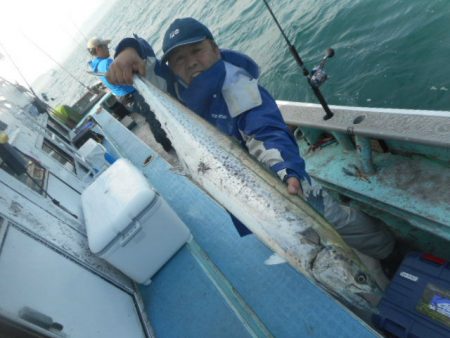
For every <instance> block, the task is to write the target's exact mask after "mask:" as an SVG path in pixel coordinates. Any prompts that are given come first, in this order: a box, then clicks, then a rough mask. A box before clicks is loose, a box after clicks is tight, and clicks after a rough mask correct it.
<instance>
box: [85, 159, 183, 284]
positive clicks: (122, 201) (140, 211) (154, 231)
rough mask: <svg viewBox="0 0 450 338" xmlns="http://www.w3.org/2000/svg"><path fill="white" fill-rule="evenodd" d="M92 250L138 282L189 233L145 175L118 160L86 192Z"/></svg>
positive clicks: (157, 267) (160, 264) (148, 279)
mask: <svg viewBox="0 0 450 338" xmlns="http://www.w3.org/2000/svg"><path fill="white" fill-rule="evenodd" d="M81 204H82V208H83V213H84V218H85V222H86V230H87V235H88V241H89V248H90V249H91V251H92V252H93V253H94V254H96V255H98V256H100V257H101V258H103V259H105V260H106V261H108V262H109V263H110V264H111V265H113V266H115V267H116V268H117V269H119V270H120V271H122V272H123V273H124V274H126V275H127V276H129V277H130V278H131V279H133V280H134V281H136V282H138V283H143V284H149V283H150V278H151V277H152V276H153V275H154V274H155V273H156V272H157V271H158V269H159V268H161V267H162V265H163V264H164V263H166V262H167V261H168V260H169V259H170V258H171V257H172V256H173V255H174V254H175V253H176V252H177V250H178V249H180V248H181V246H182V245H183V244H184V243H185V242H187V241H188V240H189V239H190V237H191V234H190V231H189V229H188V228H187V227H186V225H185V224H184V223H183V222H182V221H181V220H180V219H179V218H178V216H177V215H176V214H175V212H174V211H173V210H172V209H171V208H170V206H169V205H168V204H167V202H166V201H165V200H164V199H163V198H162V197H161V196H160V195H159V194H158V193H157V192H155V191H154V190H153V189H152V188H151V187H150V185H149V183H148V182H147V180H146V179H145V177H144V176H143V174H142V173H141V172H140V171H139V170H138V169H137V168H136V167H134V166H133V165H132V164H131V163H130V162H129V161H128V160H126V159H118V160H117V161H115V162H114V163H113V164H112V165H111V166H110V167H109V168H108V169H106V170H105V171H104V172H103V173H102V174H101V175H100V176H98V177H97V179H96V180H95V181H94V182H93V183H92V184H91V185H90V186H89V187H88V188H86V189H85V190H84V191H83V193H82V194H81Z"/></svg>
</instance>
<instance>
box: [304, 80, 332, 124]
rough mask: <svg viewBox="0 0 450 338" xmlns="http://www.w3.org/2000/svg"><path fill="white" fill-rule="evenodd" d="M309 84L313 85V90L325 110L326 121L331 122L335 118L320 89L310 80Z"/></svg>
mask: <svg viewBox="0 0 450 338" xmlns="http://www.w3.org/2000/svg"><path fill="white" fill-rule="evenodd" d="M308 82H309V84H310V85H311V88H312V90H313V92H314V94H315V95H316V97H317V99H318V100H319V102H320V104H321V105H322V108H323V110H325V116H324V117H323V119H324V120H329V119H331V118H332V117H333V115H334V114H333V112H332V111H331V110H330V108H329V107H328V104H327V102H326V101H325V98H324V97H323V96H322V93H321V92H320V90H319V88H317V87H316V86H313V85H312V84H311V82H310V81H309V80H308Z"/></svg>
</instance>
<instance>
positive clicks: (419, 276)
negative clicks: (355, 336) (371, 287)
mask: <svg viewBox="0 0 450 338" xmlns="http://www.w3.org/2000/svg"><path fill="white" fill-rule="evenodd" d="M378 311H379V313H377V314H376V315H374V316H373V318H372V319H373V322H374V324H375V325H376V326H377V327H378V328H380V329H381V330H383V331H384V332H388V333H390V334H391V335H393V336H396V337H400V338H406V337H408V338H449V337H450V264H449V262H447V261H446V260H443V259H441V258H439V257H435V256H433V255H430V254H426V253H419V252H411V253H410V254H408V255H407V256H406V257H405V259H404V260H403V262H402V264H401V265H400V267H399V268H398V270H397V272H396V274H395V276H394V278H393V279H392V281H391V283H390V284H389V286H388V287H387V289H386V291H385V294H384V296H383V298H382V299H381V301H380V303H379V304H378Z"/></svg>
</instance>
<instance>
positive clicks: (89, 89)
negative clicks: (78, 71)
mask: <svg viewBox="0 0 450 338" xmlns="http://www.w3.org/2000/svg"><path fill="white" fill-rule="evenodd" d="M22 34H23V33H22ZM23 36H24V37H25V38H26V39H27V40H28V41H30V42H31V43H32V44H33V45H34V46H35V47H36V48H37V49H39V50H40V51H41V52H42V53H44V54H45V55H46V56H47V57H48V58H49V59H50V60H52V61H53V62H54V63H56V64H57V65H58V66H59V67H60V68H61V69H62V70H63V71H65V72H66V73H67V74H68V75H70V76H71V77H72V78H73V79H74V80H75V81H77V82H78V83H79V84H80V85H81V86H83V87H84V88H85V89H87V90H88V91H89V92H90V93H91V94H97V93H96V92H95V91H93V90H92V88H89V87H88V86H86V85H85V84H84V83H83V82H81V81H80V80H78V79H77V78H76V77H75V76H74V75H73V74H72V73H71V72H69V71H68V70H67V69H66V68H64V66H63V65H62V64H60V63H59V62H58V61H56V60H55V59H54V58H52V57H51V55H50V54H48V53H47V52H46V51H45V50H44V49H42V48H41V47H40V46H39V45H38V44H37V43H36V42H34V41H33V40H32V39H31V38H29V37H28V36H26V35H25V34H23Z"/></svg>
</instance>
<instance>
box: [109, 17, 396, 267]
mask: <svg viewBox="0 0 450 338" xmlns="http://www.w3.org/2000/svg"><path fill="white" fill-rule="evenodd" d="M163 52H164V55H163V57H162V59H161V61H158V60H157V59H156V57H155V54H154V52H153V50H152V49H151V47H150V45H149V44H148V43H146V42H145V41H144V40H142V39H140V38H126V39H124V40H122V41H121V42H120V43H119V45H118V47H117V49H116V56H115V61H114V63H113V64H112V65H111V68H110V71H109V73H108V79H110V81H111V82H113V83H126V84H131V83H132V81H133V73H140V74H141V75H143V76H146V77H147V78H149V79H150V80H151V81H152V82H153V83H155V84H156V85H158V86H159V87H160V88H161V89H163V90H166V91H168V92H169V93H170V94H171V95H173V96H174V97H176V98H177V99H178V100H179V101H181V102H182V103H183V104H184V105H186V106H187V107H188V108H190V109H191V110H192V111H194V112H195V113H196V114H198V115H200V116H201V117H203V118H204V119H206V120H207V121H208V122H209V123H211V124H213V125H214V126H216V127H217V128H218V129H220V130H221V131H222V132H224V133H226V134H228V135H231V136H234V137H235V138H236V139H238V140H239V141H240V142H241V144H242V145H243V146H244V147H245V148H246V149H247V150H248V152H249V153H250V154H251V155H252V156H254V157H255V158H256V159H257V160H258V161H260V162H261V163H262V164H264V165H265V166H266V167H267V168H268V169H270V170H271V171H272V172H273V173H274V174H275V175H277V176H278V177H279V178H280V179H281V180H282V181H283V182H285V183H286V185H287V189H288V192H289V193H291V194H300V195H301V196H303V198H304V199H305V200H306V201H307V202H308V203H309V204H310V205H311V206H313V207H314V208H315V209H316V210H317V211H318V212H319V213H321V214H322V215H324V216H325V218H326V219H327V220H328V221H329V222H330V223H331V224H333V225H334V227H335V229H336V230H337V231H338V232H339V233H340V235H341V236H342V237H343V239H344V240H345V241H346V242H347V243H348V244H349V245H350V246H352V247H354V248H356V249H358V250H359V251H360V252H362V253H364V254H366V255H369V256H372V257H374V258H377V259H385V258H386V257H388V256H389V255H390V254H391V253H392V251H393V248H394V244H395V241H394V238H393V236H392V235H391V234H390V232H389V231H387V230H386V229H385V227H384V226H383V224H382V223H381V222H380V221H378V220H376V219H374V218H372V217H370V216H368V215H366V214H364V213H362V212H360V211H358V210H355V209H352V208H349V207H347V206H344V205H341V204H339V203H337V202H336V201H334V200H333V199H332V198H331V197H330V195H329V194H328V193H327V192H326V191H325V190H323V189H322V187H321V186H320V185H319V184H318V183H316V182H315V181H314V180H313V179H311V178H310V177H309V176H308V174H307V173H306V171H305V163H304V160H303V159H302V158H301V156H300V154H299V149H298V145H297V143H296V140H295V139H294V137H293V135H292V134H291V132H290V130H289V128H288V126H287V125H286V124H285V122H284V121H283V118H282V116H281V112H280V111H279V109H278V107H277V105H276V102H275V100H274V99H273V98H272V97H271V95H270V94H269V93H268V92H267V91H266V90H265V89H264V88H263V87H261V86H259V85H258V80H257V79H258V76H259V69H258V66H257V65H256V63H255V62H254V61H253V60H252V59H250V58H249V57H248V56H246V55H243V54H241V53H238V52H234V51H230V50H221V49H219V48H218V46H217V45H216V43H215V41H214V38H213V36H212V34H211V32H210V31H209V29H208V28H207V27H205V26H204V25H203V24H201V23H200V22H198V21H197V20H195V19H192V18H183V19H176V20H175V21H174V22H173V23H172V24H171V25H170V27H169V29H168V30H167V32H166V34H165V36H164V41H163ZM233 221H234V223H235V225H236V228H237V230H238V231H239V233H240V234H241V236H243V235H246V234H248V233H250V231H249V230H248V229H247V228H245V226H244V225H243V224H241V223H240V222H239V221H238V220H237V219H236V218H234V217H233Z"/></svg>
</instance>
